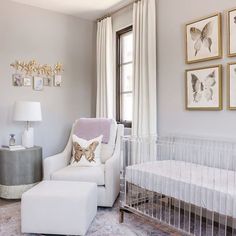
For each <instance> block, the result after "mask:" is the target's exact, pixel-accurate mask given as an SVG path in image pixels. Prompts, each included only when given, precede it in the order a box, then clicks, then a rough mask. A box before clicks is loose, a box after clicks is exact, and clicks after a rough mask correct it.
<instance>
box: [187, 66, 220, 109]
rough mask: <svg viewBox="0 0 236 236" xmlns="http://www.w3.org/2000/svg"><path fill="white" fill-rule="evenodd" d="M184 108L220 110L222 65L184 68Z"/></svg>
mask: <svg viewBox="0 0 236 236" xmlns="http://www.w3.org/2000/svg"><path fill="white" fill-rule="evenodd" d="M185 73H186V78H185V80H186V85H185V86H186V109H187V110H222V80H221V77H222V66H221V65H216V66H209V67H202V68H197V69H191V70H186V72H185Z"/></svg>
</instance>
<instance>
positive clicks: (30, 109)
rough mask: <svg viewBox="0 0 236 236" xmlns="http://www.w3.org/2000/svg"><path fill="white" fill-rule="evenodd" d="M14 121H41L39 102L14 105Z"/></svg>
mask: <svg viewBox="0 0 236 236" xmlns="http://www.w3.org/2000/svg"><path fill="white" fill-rule="evenodd" d="M13 119H14V120H15V121H41V120H42V113H41V105H40V103H39V102H25V101H19V102H16V103H15V109H14V116H13Z"/></svg>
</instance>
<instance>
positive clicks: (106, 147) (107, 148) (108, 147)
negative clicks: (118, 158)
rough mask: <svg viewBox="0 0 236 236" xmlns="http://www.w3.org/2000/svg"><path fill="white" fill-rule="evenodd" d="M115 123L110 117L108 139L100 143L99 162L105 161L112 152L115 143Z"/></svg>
mask: <svg viewBox="0 0 236 236" xmlns="http://www.w3.org/2000/svg"><path fill="white" fill-rule="evenodd" d="M116 134H117V123H116V121H115V120H114V119H112V122H111V127H110V139H109V142H108V143H107V144H105V143H102V149H101V162H102V163H105V162H106V161H107V160H108V159H109V158H110V157H111V156H112V154H113V152H114V149H115V144H116Z"/></svg>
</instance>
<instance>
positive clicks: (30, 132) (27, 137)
mask: <svg viewBox="0 0 236 236" xmlns="http://www.w3.org/2000/svg"><path fill="white" fill-rule="evenodd" d="M22 145H23V146H24V147H25V148H31V147H33V146H34V129H33V128H32V127H29V128H28V129H26V130H25V131H24V133H23V134H22Z"/></svg>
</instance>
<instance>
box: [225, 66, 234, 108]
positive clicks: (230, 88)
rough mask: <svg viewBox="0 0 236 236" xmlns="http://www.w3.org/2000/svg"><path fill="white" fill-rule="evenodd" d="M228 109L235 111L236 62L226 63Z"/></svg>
mask: <svg viewBox="0 0 236 236" xmlns="http://www.w3.org/2000/svg"><path fill="white" fill-rule="evenodd" d="M227 75H228V108H229V109H230V110H236V62H234V63H228V65H227Z"/></svg>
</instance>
